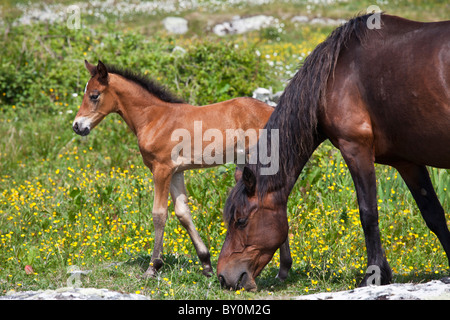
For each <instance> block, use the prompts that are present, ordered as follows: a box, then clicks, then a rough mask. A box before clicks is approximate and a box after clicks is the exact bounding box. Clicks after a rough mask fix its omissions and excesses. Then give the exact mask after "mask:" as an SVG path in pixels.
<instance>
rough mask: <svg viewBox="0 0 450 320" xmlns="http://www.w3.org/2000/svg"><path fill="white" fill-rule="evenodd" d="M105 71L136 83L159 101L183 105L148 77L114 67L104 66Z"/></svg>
mask: <svg viewBox="0 0 450 320" xmlns="http://www.w3.org/2000/svg"><path fill="white" fill-rule="evenodd" d="M106 70H108V73H115V74H118V75H120V76H122V77H124V78H125V79H128V80H130V81H133V82H134V83H137V84H138V85H140V86H141V87H142V88H144V89H145V90H147V91H148V92H150V93H151V94H153V95H155V96H156V97H158V98H159V99H161V100H162V101H165V102H169V103H184V102H185V101H183V100H182V99H180V98H178V97H177V96H175V95H174V94H173V93H171V92H170V91H169V90H168V89H167V88H166V87H165V86H163V85H161V84H159V83H157V82H156V81H154V80H152V79H150V78H149V77H147V76H145V75H143V74H141V73H139V72H135V71H131V70H129V69H125V68H121V67H118V66H115V65H110V64H107V65H106Z"/></svg>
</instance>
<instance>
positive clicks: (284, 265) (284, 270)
mask: <svg viewBox="0 0 450 320" xmlns="http://www.w3.org/2000/svg"><path fill="white" fill-rule="evenodd" d="M291 266H292V257H291V249H290V248H289V236H288V237H287V239H286V241H285V242H283V244H282V245H281V247H280V270H279V271H278V274H277V278H278V279H280V280H281V281H284V280H286V278H287V276H288V273H289V270H290V269H291Z"/></svg>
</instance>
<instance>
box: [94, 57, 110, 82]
mask: <svg viewBox="0 0 450 320" xmlns="http://www.w3.org/2000/svg"><path fill="white" fill-rule="evenodd" d="M97 73H98V81H99V82H100V83H102V84H105V85H106V84H107V83H108V70H106V66H105V65H104V64H103V62H101V61H100V60H98V64H97Z"/></svg>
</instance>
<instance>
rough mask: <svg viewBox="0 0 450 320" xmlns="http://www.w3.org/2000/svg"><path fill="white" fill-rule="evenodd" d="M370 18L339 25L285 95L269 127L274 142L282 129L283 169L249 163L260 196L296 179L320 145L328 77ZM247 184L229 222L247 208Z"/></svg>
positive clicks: (227, 211)
mask: <svg viewBox="0 0 450 320" xmlns="http://www.w3.org/2000/svg"><path fill="white" fill-rule="evenodd" d="M369 17H370V15H364V16H358V17H355V18H353V19H351V20H349V21H348V22H347V23H345V24H344V25H342V26H340V27H338V28H336V29H335V30H334V31H333V32H332V33H331V34H330V35H329V36H328V38H327V39H326V40H325V41H324V42H322V43H321V44H319V45H318V46H317V47H316V48H315V49H314V51H313V52H312V53H311V54H310V55H309V56H308V57H307V58H306V59H305V62H304V64H303V65H302V67H301V68H300V69H299V70H298V72H297V73H296V74H295V75H294V77H293V78H292V79H291V81H290V82H289V84H288V85H287V87H286V89H285V90H284V92H283V94H282V95H281V97H280V100H279V103H278V105H277V107H276V108H275V111H274V112H273V113H272V115H271V117H270V118H269V120H268V122H267V124H266V127H265V129H266V130H267V139H266V140H267V142H269V141H271V138H270V137H271V129H279V161H280V162H279V170H278V172H277V173H276V174H273V175H261V174H260V169H261V167H264V165H263V164H261V163H260V162H259V161H258V163H256V164H248V165H247V166H248V167H249V168H250V169H251V170H252V171H253V172H254V173H255V175H256V177H257V184H256V185H257V192H258V197H259V198H260V199H262V198H263V197H264V195H265V194H266V193H267V192H271V191H281V190H283V188H284V187H285V186H286V183H287V181H289V180H293V181H294V182H295V180H296V179H297V177H298V175H299V174H300V168H301V166H302V164H301V162H302V161H303V159H304V158H305V157H307V158H309V157H310V156H311V154H312V152H313V151H314V148H315V147H317V143H318V141H319V139H318V138H319V136H318V130H317V125H318V113H319V108H324V107H325V104H326V99H325V96H326V88H327V83H328V79H329V77H330V76H331V77H332V76H333V74H334V69H335V67H336V62H337V60H338V58H339V54H340V53H341V51H342V50H343V49H344V48H345V46H346V44H347V42H348V41H349V39H355V40H357V41H359V42H360V43H363V42H364V38H365V37H366V34H367V30H368V28H367V25H366V23H367V19H368V18H369ZM270 147H271V146H270V143H269V144H268V146H267V150H270ZM258 151H259V146H258ZM269 166H270V164H269ZM243 185H244V183H243V181H242V179H241V180H240V181H239V182H238V183H237V184H236V186H235V188H234V189H233V190H232V191H231V193H230V196H229V198H228V200H227V203H226V204H225V208H224V220H225V221H227V222H229V221H230V220H231V218H233V214H234V211H235V210H234V209H235V208H236V207H245V206H246V205H247V203H248V197H247V196H246V194H245V192H246V191H245V188H244V187H243ZM289 191H290V190H289ZM280 196H281V194H280ZM284 196H287V195H283V197H284ZM280 198H281V197H280Z"/></svg>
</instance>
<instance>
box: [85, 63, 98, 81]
mask: <svg viewBox="0 0 450 320" xmlns="http://www.w3.org/2000/svg"><path fill="white" fill-rule="evenodd" d="M84 66H85V67H86V69H88V71H89V73H90V74H91V77H93V76H95V74H96V73H97V67H96V66H94V65H93V64H90V63H89V62H88V61H87V60H84Z"/></svg>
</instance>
